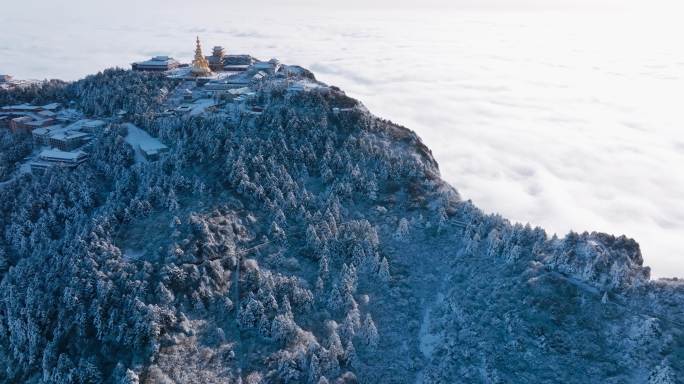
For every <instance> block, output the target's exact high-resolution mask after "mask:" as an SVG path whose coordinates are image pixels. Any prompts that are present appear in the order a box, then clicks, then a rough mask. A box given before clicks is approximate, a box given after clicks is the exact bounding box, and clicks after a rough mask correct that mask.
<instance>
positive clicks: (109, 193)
mask: <svg viewBox="0 0 684 384" xmlns="http://www.w3.org/2000/svg"><path fill="white" fill-rule="evenodd" d="M295 81H302V82H310V83H313V84H316V86H315V87H312V88H311V89H306V90H304V91H298V92H292V91H290V90H289V88H288V84H291V83H292V82H295ZM177 87H178V83H177V82H176V81H174V80H170V79H168V78H166V77H165V76H163V75H157V74H140V73H135V72H129V71H123V70H106V71H104V72H101V73H99V74H97V75H93V76H89V77H87V78H86V79H84V80H81V81H78V82H74V83H59V82H50V83H46V84H44V85H42V86H40V87H37V88H29V89H25V90H19V91H15V92H4V93H0V104H2V105H4V104H7V103H10V102H42V101H46V102H47V101H60V102H65V103H68V102H73V106H74V108H75V109H77V110H78V111H80V112H82V113H84V114H85V115H88V116H92V117H98V118H108V119H109V118H111V119H112V124H111V126H110V127H109V128H108V129H105V130H102V131H100V132H96V133H95V137H94V140H93V142H92V143H91V147H90V159H89V160H88V162H87V163H86V164H84V165H83V166H80V167H79V168H77V169H75V170H71V171H70V170H62V169H54V170H50V171H48V172H47V173H46V174H45V175H42V176H40V175H32V174H23V175H20V176H19V177H17V178H15V179H12V180H11V181H10V182H9V183H7V184H5V185H3V186H1V187H0V209H1V210H2V212H5V213H6V214H4V215H3V217H2V218H1V219H0V228H1V229H0V231H1V234H2V240H0V256H2V259H3V260H4V264H5V265H6V267H5V268H3V272H2V283H1V285H0V292H1V293H2V296H3V300H2V301H1V304H0V315H1V316H0V362H2V364H3V365H4V370H3V371H2V373H0V379H1V380H3V381H6V382H15V381H24V382H76V383H90V382H112V383H136V382H138V383H166V382H176V383H192V382H207V383H212V382H217V383H218V382H240V381H242V382H248V383H254V384H256V383H281V382H282V383H286V382H301V383H326V382H340V383H351V382H364V383H365V382H368V383H371V382H383V383H384V382H387V383H406V382H425V383H440V382H483V383H487V382H493V383H496V382H530V381H532V382H558V381H565V382H578V383H580V382H587V381H589V382H592V381H594V382H597V381H600V382H615V383H618V382H620V383H621V382H650V383H676V382H680V381H679V380H681V379H680V377H681V376H682V374H681V372H682V370H683V369H684V367H683V366H682V361H683V360H682V353H683V352H684V351H683V350H682V341H683V339H682V332H681V331H682V325H681V323H679V320H678V318H677V315H678V313H680V312H682V310H684V296H683V294H684V287H682V285H681V283H680V282H679V280H657V281H652V280H650V276H649V269H648V267H644V266H643V258H642V256H641V252H640V250H639V247H638V244H637V243H636V242H635V241H634V240H631V239H628V238H626V237H624V236H620V237H615V236H612V235H606V234H601V233H586V232H585V233H582V234H577V233H574V232H571V233H570V234H568V235H567V236H565V237H564V238H562V239H559V238H557V237H555V236H553V237H551V238H549V237H548V235H547V234H546V232H545V231H544V230H542V229H541V228H538V227H537V228H532V227H531V226H529V224H528V225H521V224H512V223H510V222H509V221H508V220H506V219H504V218H502V217H501V216H499V215H486V214H484V213H483V212H482V211H481V210H480V209H478V208H477V207H475V206H474V205H473V204H472V203H471V202H469V201H463V200H462V199H461V197H460V196H459V194H458V192H457V191H456V189H454V188H453V187H452V186H450V185H449V184H448V183H446V182H445V181H443V180H442V179H441V178H440V174H439V167H438V164H437V162H436V161H435V159H434V158H433V157H432V154H431V151H430V150H429V148H427V147H426V146H425V145H424V144H423V143H422V141H421V140H420V138H419V137H418V135H416V134H415V133H414V132H413V131H411V130H409V129H408V128H405V127H402V126H399V125H396V124H394V123H391V122H390V121H387V120H382V119H379V118H377V117H375V116H373V115H372V114H371V113H370V112H369V111H367V110H366V108H365V107H363V105H362V104H361V103H360V102H358V101H356V100H354V99H351V98H349V97H348V96H346V95H345V94H344V92H343V91H341V90H340V89H339V88H336V87H329V86H327V85H325V84H323V83H320V82H317V81H316V80H315V77H314V75H313V73H311V72H309V71H307V70H305V69H303V68H300V67H294V66H292V67H289V66H285V67H284V68H283V69H282V70H281V71H279V72H277V73H276V74H274V75H272V76H271V77H269V78H267V80H266V81H264V82H263V83H260V84H258V85H255V86H253V89H254V93H255V94H254V96H253V98H254V99H253V100H254V103H255V105H259V106H260V107H261V108H263V110H262V111H260V112H257V113H254V112H253V111H249V110H239V109H235V108H233V107H231V106H230V105H233V104H235V103H234V102H230V103H226V106H225V107H223V108H218V109H216V110H214V111H209V112H203V113H200V114H198V115H180V116H179V115H171V116H169V115H168V114H164V108H165V105H166V104H167V103H168V102H169V101H168V99H167V98H168V97H169V96H167V95H169V94H171V93H172V92H169V90H172V89H176V88H177ZM164 89H166V91H162V90H164ZM120 109H125V110H127V111H128V112H129V115H130V117H129V121H128V122H129V123H133V124H135V125H136V126H139V127H140V128H142V129H143V130H145V131H146V132H148V133H149V134H150V135H152V136H155V137H158V138H159V139H160V140H161V141H162V142H164V143H165V144H167V145H168V146H169V147H170V151H169V153H168V154H166V155H164V156H163V157H162V158H161V159H160V160H158V161H142V162H141V161H138V160H136V158H135V156H134V148H132V147H131V146H130V145H128V144H126V142H125V140H124V138H125V137H126V135H127V128H126V125H125V124H120V122H118V121H117V120H115V119H114V118H113V116H114V115H115V114H116V113H117V112H118V111H119V110H120ZM3 150H5V148H4V147H3ZM254 247H257V248H254ZM0 264H1V263H0Z"/></svg>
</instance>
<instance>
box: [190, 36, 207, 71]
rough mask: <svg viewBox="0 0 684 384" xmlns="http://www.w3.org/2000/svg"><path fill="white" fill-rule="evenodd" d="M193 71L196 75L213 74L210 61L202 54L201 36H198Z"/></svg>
mask: <svg viewBox="0 0 684 384" xmlns="http://www.w3.org/2000/svg"><path fill="white" fill-rule="evenodd" d="M191 72H192V74H193V75H194V76H208V75H210V74H211V69H209V62H208V61H207V59H206V58H205V57H204V55H203V54H202V45H201V44H200V40H199V36H197V47H196V48H195V58H194V59H193V60H192V69H191Z"/></svg>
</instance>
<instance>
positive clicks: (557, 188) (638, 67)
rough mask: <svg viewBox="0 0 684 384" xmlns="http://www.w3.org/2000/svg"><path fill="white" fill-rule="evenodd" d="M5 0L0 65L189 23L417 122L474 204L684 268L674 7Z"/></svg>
mask: <svg viewBox="0 0 684 384" xmlns="http://www.w3.org/2000/svg"><path fill="white" fill-rule="evenodd" d="M60 4H61V3H60ZM117 4H118V5H121V3H117ZM179 4H180V3H179ZM184 4H187V2H186V3H184ZM224 4H225V3H224ZM265 4H266V3H265ZM51 6H52V5H46V7H51ZM13 7H16V9H14V10H12V9H10V12H8V13H4V14H3V15H0V35H2V36H9V37H10V38H5V39H2V41H0V72H8V73H12V74H15V75H17V76H21V77H29V78H31V77H33V78H36V77H37V78H42V77H61V78H67V79H74V78H78V77H81V76H83V75H85V74H87V73H90V72H94V71H97V70H100V69H102V68H105V67H109V66H113V65H119V66H127V65H128V63H129V62H130V61H133V60H137V59H140V58H143V57H146V56H150V55H153V54H162V53H163V54H170V55H173V56H175V57H178V58H181V59H186V60H187V59H189V58H190V57H191V55H192V52H193V39H194V36H195V35H196V34H199V35H200V36H201V37H202V39H203V40H204V42H205V45H206V46H211V45H218V44H221V45H224V46H226V47H227V48H228V50H229V51H232V52H240V53H242V52H245V53H252V54H254V55H257V56H261V57H263V58H269V57H272V56H276V57H279V58H281V59H282V60H283V61H286V62H289V63H298V64H302V65H304V66H308V67H310V68H311V69H313V70H314V71H315V72H316V73H317V76H318V77H319V78H320V79H321V80H323V81H326V82H328V83H331V84H335V85H338V86H340V87H342V88H343V89H345V90H346V91H348V93H350V94H351V95H352V96H354V97H357V98H359V99H361V100H362V101H363V102H364V103H365V104H366V105H367V106H368V107H369V108H370V109H371V110H372V111H373V112H375V113H376V114H378V115H379V116H382V117H384V118H388V119H391V120H393V121H395V122H398V123H401V124H404V125H406V126H408V127H410V128H412V129H414V130H416V131H417V132H418V133H419V134H420V135H421V137H423V139H424V141H425V142H426V143H427V144H428V146H430V147H431V148H432V150H433V152H434V154H435V157H436V158H437V160H438V161H439V163H440V167H441V170H442V174H443V176H444V177H445V178H446V179H447V180H448V181H450V182H451V183H452V184H453V185H454V186H456V187H457V188H458V189H459V190H460V191H461V193H462V194H463V195H464V196H465V197H466V198H471V199H473V201H474V202H475V203H476V204H477V205H479V206H481V207H483V208H484V209H485V210H487V211H489V212H500V213H502V214H503V215H505V216H507V217H509V218H511V219H513V220H517V221H521V222H531V223H532V224H536V225H541V226H543V227H545V228H547V229H549V230H550V231H551V232H558V233H559V234H563V233H565V232H566V231H568V230H569V229H575V230H577V231H583V230H590V231H591V230H598V231H605V232H610V233H615V234H622V233H624V234H627V235H628V236H630V237H634V238H636V239H637V240H639V242H640V243H641V245H642V250H643V252H644V256H645V259H646V263H647V264H649V265H651V266H652V267H653V271H654V275H656V276H674V275H678V276H684V251H682V249H681V247H680V246H679V243H680V240H681V238H682V234H683V233H684V199H682V196H684V171H682V170H681V169H679V168H681V166H682V165H684V134H683V133H682V130H681V127H682V125H684V115H681V114H680V109H681V108H680V104H681V100H683V99H684V79H683V75H684V51H682V50H681V49H680V48H679V47H680V46H681V45H680V44H679V43H678V42H677V41H676V36H681V34H682V32H684V31H683V30H681V29H680V28H681V27H679V26H678V25H677V23H669V22H667V20H663V19H659V20H658V21H657V22H653V21H649V19H648V18H646V17H640V18H631V17H628V16H620V17H617V16H614V15H611V17H610V18H606V17H605V16H606V15H605V14H601V15H599V16H592V15H591V14H586V13H572V14H568V13H564V14H554V13H548V12H545V13H533V12H526V13H510V12H508V13H495V12H470V11H469V12H464V11H456V10H452V11H444V12H435V11H434V10H425V11H423V12H416V11H411V12H406V11H398V10H377V9H375V10H366V11H363V12H362V11H359V10H358V9H357V10H337V11H335V12H326V10H325V7H317V8H307V7H303V8H302V7H298V8H293V9H286V8H283V7H279V8H277V9H276V8H272V7H269V6H268V4H266V5H264V6H262V7H258V8H256V9H255V8H236V7H231V6H227V5H220V6H218V5H214V6H213V7H211V8H209V9H207V8H205V7H199V6H198V7H191V8H188V7H186V6H183V7H181V5H178V7H174V6H167V7H164V8H162V7H156V8H155V7H153V6H152V5H150V4H146V5H140V6H136V7H137V8H136V9H135V10H134V11H132V10H131V9H129V8H126V7H119V8H116V7H113V6H110V7H109V8H106V9H104V8H101V7H100V6H94V5H84V6H83V7H81V8H78V10H77V9H76V8H75V7H74V9H69V7H66V8H63V7H62V8H54V9H52V10H48V11H46V12H44V13H41V14H44V15H45V16H40V15H37V16H36V15H35V14H30V13H28V11H26V12H24V11H25V10H24V9H23V8H21V5H14V6H13ZM141 7H144V8H141ZM59 12H61V14H60V13H59ZM48 15H49V17H48ZM41 17H44V18H45V20H42V19H41Z"/></svg>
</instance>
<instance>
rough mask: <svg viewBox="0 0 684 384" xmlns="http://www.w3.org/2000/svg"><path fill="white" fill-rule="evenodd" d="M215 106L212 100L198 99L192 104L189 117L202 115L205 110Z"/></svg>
mask: <svg viewBox="0 0 684 384" xmlns="http://www.w3.org/2000/svg"><path fill="white" fill-rule="evenodd" d="M214 105H216V103H214V100H213V99H199V100H197V101H195V102H194V103H193V104H192V111H191V112H190V115H191V116H196V115H199V114H201V113H203V112H204V111H205V110H206V109H207V108H209V107H213V106H214Z"/></svg>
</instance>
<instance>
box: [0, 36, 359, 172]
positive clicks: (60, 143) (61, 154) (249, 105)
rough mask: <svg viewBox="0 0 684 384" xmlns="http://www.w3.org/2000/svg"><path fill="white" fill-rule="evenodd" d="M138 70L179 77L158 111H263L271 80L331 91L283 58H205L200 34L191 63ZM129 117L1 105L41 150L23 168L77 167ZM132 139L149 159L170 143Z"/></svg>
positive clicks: (5, 121)
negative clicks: (262, 93) (101, 133)
mask: <svg viewBox="0 0 684 384" xmlns="http://www.w3.org/2000/svg"><path fill="white" fill-rule="evenodd" d="M132 70H134V71H150V72H161V73H164V74H165V75H166V76H167V77H168V78H170V79H175V80H177V86H175V87H174V88H173V89H172V90H171V92H169V94H168V96H166V98H165V101H164V105H163V108H162V109H161V110H160V111H157V112H155V113H153V115H154V114H160V115H166V116H171V115H200V114H203V113H206V112H211V113H221V114H222V115H223V116H224V117H225V118H227V119H238V118H239V117H240V116H244V115H259V114H261V113H262V112H263V110H264V108H265V106H263V105H261V104H259V102H258V98H257V97H256V96H257V93H258V90H259V88H260V87H261V85H262V84H264V82H265V81H267V80H268V79H270V80H269V81H272V82H273V84H280V85H281V86H283V87H284V89H285V90H286V91H287V93H288V94H296V93H300V92H308V91H312V90H315V91H317V92H330V88H329V87H327V86H325V85H324V84H321V83H318V82H316V81H315V80H311V79H308V78H306V77H303V76H297V74H301V73H302V69H301V68H298V67H286V66H282V65H281V64H280V62H279V61H278V60H277V59H271V60H268V61H260V60H257V59H255V58H254V57H252V56H250V55H245V54H242V55H231V54H227V53H226V50H225V49H224V48H223V47H220V46H216V47H214V48H213V50H212V54H211V55H209V56H204V55H203V53H202V45H201V43H200V40H199V38H197V40H196V44H195V54H194V58H193V60H192V63H190V64H181V63H180V62H178V61H176V60H175V59H173V58H171V57H169V56H156V57H153V58H151V59H150V60H147V61H142V62H137V63H133V64H132ZM10 83H11V84H16V80H13V79H12V77H10V76H0V85H7V84H10ZM347 110H351V108H332V112H333V113H334V114H339V113H340V112H342V111H347ZM126 116H127V112H126V111H119V113H117V114H116V115H114V116H102V117H97V120H96V119H86V118H84V117H83V115H82V114H81V113H80V112H78V111H76V110H75V109H72V108H69V107H68V106H66V107H65V106H63V105H61V104H58V103H53V104H48V105H31V104H21V105H10V106H4V107H2V108H0V128H6V129H8V130H10V131H11V132H12V133H14V134H30V135H31V136H32V137H33V141H34V144H35V147H36V148H38V151H35V152H34V154H33V155H32V156H31V157H29V158H27V159H26V160H25V162H24V164H25V166H24V167H23V168H24V169H25V170H28V169H30V170H32V171H39V172H42V171H44V170H46V169H47V168H51V167H54V166H61V167H67V168H73V167H76V166H78V165H79V164H81V163H83V162H84V161H86V160H87V158H88V154H87V153H86V152H85V151H84V150H85V149H86V148H87V145H88V144H89V142H90V141H91V140H92V137H93V136H94V133H96V132H97V131H98V130H101V129H105V128H106V127H108V126H109V125H110V124H111V123H117V122H122V121H125V120H126ZM99 119H101V120H99ZM134 136H135V135H134ZM131 141H132V142H133V143H132V145H133V144H136V145H134V146H135V147H136V148H135V149H136V151H138V152H139V153H140V155H141V156H142V158H144V159H146V160H156V159H158V158H159V156H160V155H161V154H162V153H163V152H166V151H168V147H166V146H164V145H162V144H161V143H158V139H156V138H147V139H145V140H142V142H143V144H144V143H148V142H154V143H155V145H153V146H146V145H142V144H140V143H137V142H135V140H134V137H133V136H132V138H131ZM148 147H149V148H148Z"/></svg>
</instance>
